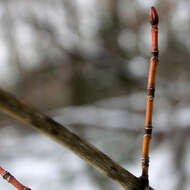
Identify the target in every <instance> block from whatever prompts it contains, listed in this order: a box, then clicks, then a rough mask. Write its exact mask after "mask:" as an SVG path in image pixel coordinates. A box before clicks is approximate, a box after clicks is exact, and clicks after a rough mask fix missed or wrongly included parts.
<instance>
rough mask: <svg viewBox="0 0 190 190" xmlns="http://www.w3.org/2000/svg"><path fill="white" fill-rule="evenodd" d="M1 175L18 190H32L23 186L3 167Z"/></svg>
mask: <svg viewBox="0 0 190 190" xmlns="http://www.w3.org/2000/svg"><path fill="white" fill-rule="evenodd" d="M0 175H1V176H2V177H3V178H4V179H5V180H7V181H8V182H9V183H10V184H12V185H13V186H14V187H15V188H16V189H18V190H31V189H30V188H28V187H26V186H24V185H22V184H21V183H20V182H19V181H18V180H17V179H16V178H15V177H14V176H12V175H11V174H10V173H9V172H7V171H6V170H4V169H3V168H2V167H0Z"/></svg>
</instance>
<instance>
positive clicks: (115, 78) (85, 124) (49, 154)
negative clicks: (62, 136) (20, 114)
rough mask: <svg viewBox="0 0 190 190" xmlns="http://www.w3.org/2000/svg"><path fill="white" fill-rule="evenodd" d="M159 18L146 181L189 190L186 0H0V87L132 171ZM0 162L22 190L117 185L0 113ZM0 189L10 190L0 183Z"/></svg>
mask: <svg viewBox="0 0 190 190" xmlns="http://www.w3.org/2000/svg"><path fill="white" fill-rule="evenodd" d="M152 5H154V6H156V8H157V9H158V12H159V15H160V24H159V29H160V33H159V48H160V64H159V65H158V72H157V84H156V98H155V106H154V116H153V126H154V135H153V138H152V143H151V153H150V154H151V158H150V159H151V162H150V184H151V185H152V186H153V187H154V188H155V189H159V190H165V189H166V187H167V189H168V190H170V189H171V190H179V189H180V190H188V189H189V187H190V180H189V179H190V164H189V159H190V141H189V139H190V85H189V82H190V64H189V56H190V38H189V35H190V12H189V9H190V1H189V0H181V1H174V0H159V1H153V0H152V1H150V0H133V1H131V0H117V1H115V0H70V1H69V0H53V1H52V0H27V1H24V0H17V1H10V0H6V1H0V87H1V88H3V89H5V90H7V91H10V92H12V93H13V94H14V95H16V96H17V97H19V99H21V100H23V101H24V102H25V103H27V104H30V105H32V106H33V107H35V108H37V109H38V110H40V111H42V112H44V113H47V114H48V115H50V116H51V117H53V118H54V119H55V120H57V121H59V122H61V123H62V124H64V125H66V126H68V128H69V129H70V130H72V131H74V132H75V133H77V134H78V135H80V136H81V137H82V138H85V139H87V140H88V141H89V142H90V143H91V144H94V145H95V146H96V147H98V148H99V149H100V150H102V151H103V152H105V153H106V154H108V155H109V156H110V157H111V158H112V159H114V160H115V161H117V162H118V163H120V164H121V165H122V166H123V167H125V168H127V169H128V170H129V171H131V172H132V173H133V174H135V175H137V176H140V175H141V163H140V162H141V143H142V136H143V128H144V116H145V97H146V82H147V73H148V65H149V59H150V51H151V30H150V29H151V27H150V24H149V7H150V6H152ZM0 144H1V148H0V165H1V166H2V167H4V168H5V169H7V170H9V172H11V173H12V174H13V175H15V176H16V177H17V178H18V179H20V181H21V182H23V183H24V184H25V185H27V186H29V187H31V188H32V189H36V190H37V189H48V190H51V189H52V190H59V189H70V190H78V189H80V190H102V189H104V190H121V189H122V188H121V187H120V186H119V185H117V184H116V183H113V182H112V181H111V180H109V179H108V178H107V177H104V176H103V175H102V174H100V173H98V172H97V171H96V170H94V169H93V168H92V167H90V166H89V165H87V164H86V163H85V162H84V161H82V160H80V159H79V158H78V157H77V156H75V155H74V154H73V153H71V152H70V151H67V150H66V149H65V148H64V147H61V146H60V145H58V144H56V143H55V142H53V141H52V140H51V139H49V138H47V137H45V136H44V135H42V134H39V133H38V132H36V131H34V130H33V129H31V128H29V127H28V126H25V125H23V124H21V123H20V122H18V121H15V120H13V119H11V118H9V117H7V116H5V115H0ZM0 188H1V189H6V190H11V189H14V188H13V187H12V186H10V185H9V184H7V182H5V181H4V180H3V179H1V180H0Z"/></svg>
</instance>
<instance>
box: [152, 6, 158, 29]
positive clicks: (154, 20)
mask: <svg viewBox="0 0 190 190" xmlns="http://www.w3.org/2000/svg"><path fill="white" fill-rule="evenodd" d="M158 22H159V17H158V13H157V11H156V9H155V8H154V7H151V8H150V24H151V25H152V26H155V25H158Z"/></svg>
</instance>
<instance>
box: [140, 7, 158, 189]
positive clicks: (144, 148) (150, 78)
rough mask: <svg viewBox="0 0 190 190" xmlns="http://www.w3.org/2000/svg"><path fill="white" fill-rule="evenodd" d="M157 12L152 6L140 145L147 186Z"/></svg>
mask: <svg viewBox="0 0 190 190" xmlns="http://www.w3.org/2000/svg"><path fill="white" fill-rule="evenodd" d="M158 21H159V18H158V13H157V11H156V9H155V8H154V7H151V9H150V24H151V26H152V58H151V60H150V67H149V74H148V85H147V90H148V92H147V99H146V117H145V128H144V137H143V145H142V178H143V179H145V181H146V186H148V168H149V145H150V140H151V136H152V111H153V100H154V91H155V74H156V65H157V64H158V53H159V51H158Z"/></svg>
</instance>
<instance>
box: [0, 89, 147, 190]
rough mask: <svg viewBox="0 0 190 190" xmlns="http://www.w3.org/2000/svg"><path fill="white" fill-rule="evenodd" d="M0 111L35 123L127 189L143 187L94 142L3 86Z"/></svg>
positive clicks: (36, 127)
mask: <svg viewBox="0 0 190 190" xmlns="http://www.w3.org/2000/svg"><path fill="white" fill-rule="evenodd" d="M0 110H1V111H3V112H5V113H7V114H8V115H9V116H11V117H13V118H16V119H17V120H20V121H22V122H24V123H27V124H29V125H30V126H33V128H35V129H37V130H38V131H40V132H42V133H44V134H46V135H48V136H49V137H51V138H53V139H54V140H55V141H57V142H59V143H60V144H62V145H64V146H65V147H67V148H68V149H70V150H71V151H72V152H74V153H75V154H77V155H78V156H80V157H81V158H82V159H83V160H85V161H86V162H88V163H89V164H90V165H91V166H92V167H94V168H96V169H98V170H99V171H100V172H101V173H104V174H105V175H107V176H108V177H110V178H112V179H113V180H115V181H117V182H118V183H119V184H120V185H121V186H122V187H123V188H124V189H126V190H135V189H136V190H142V188H143V184H142V181H141V180H140V179H139V178H137V177H135V176H134V175H133V174H131V173H130V172H129V171H127V170H125V169H124V168H122V167H121V166H120V165H119V164H117V163H115V162H114V161H113V160H112V159H111V158H109V157H108V156H107V155H105V154H104V153H102V152H101V151H99V150H98V149H97V148H95V147H94V146H93V145H90V144H88V143H87V142H86V141H84V140H82V139H81V138H80V137H78V136H77V135H75V134H74V133H72V132H70V131H69V130H68V129H66V128H65V127H64V126H62V125H61V124H59V123H57V122H56V121H54V120H53V119H51V118H50V117H48V116H46V115H45V114H42V113H40V112H38V111H37V110H35V109H33V108H31V107H29V106H27V105H25V104H23V103H21V102H20V101H19V100H18V99H16V98H15V97H14V96H13V95H11V94H10V93H8V92H5V91H3V90H1V89H0Z"/></svg>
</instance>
